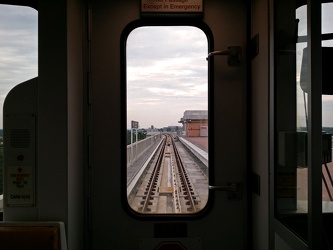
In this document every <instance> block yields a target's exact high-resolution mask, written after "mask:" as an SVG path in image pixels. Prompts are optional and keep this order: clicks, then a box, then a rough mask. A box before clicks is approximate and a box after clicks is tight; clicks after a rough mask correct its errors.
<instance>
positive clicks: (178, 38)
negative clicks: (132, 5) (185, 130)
mask: <svg viewBox="0 0 333 250" xmlns="http://www.w3.org/2000/svg"><path fill="white" fill-rule="evenodd" d="M207 55H208V42H207V37H206V35H205V34H204V32H203V31H202V30H200V29H198V28H196V27H188V26H187V27H179V26H177V27H172V26H168V27H167V26H164V27H140V28H137V29H135V30H133V31H132V32H131V33H130V35H129V37H128V40H127V104H128V106H127V110H128V112H127V121H128V123H127V124H128V127H129V126H130V121H131V120H134V121H138V122H139V126H140V127H141V128H148V127H150V126H151V125H153V126H154V127H157V128H160V127H165V126H182V124H180V123H178V121H179V120H180V118H181V117H183V114H184V112H185V110H198V109H199V110H207V108H208V78H207V77H208V74H207V73H208V63H207V60H206V57H207Z"/></svg>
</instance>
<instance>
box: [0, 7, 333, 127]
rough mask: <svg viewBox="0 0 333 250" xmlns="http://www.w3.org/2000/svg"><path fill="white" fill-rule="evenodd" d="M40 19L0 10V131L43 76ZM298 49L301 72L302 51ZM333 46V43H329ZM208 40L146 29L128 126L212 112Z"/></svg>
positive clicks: (330, 108)
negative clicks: (7, 112)
mask: <svg viewBox="0 0 333 250" xmlns="http://www.w3.org/2000/svg"><path fill="white" fill-rule="evenodd" d="M322 12H323V20H324V22H323V33H333V25H332V23H333V15H332V13H333V4H331V3H330V4H327V5H326V6H325V7H324V8H323V10H322ZM296 14H297V18H299V19H300V23H299V26H298V33H299V35H305V34H306V9H305V8H303V7H301V8H300V9H299V10H297V12H296ZM37 19H38V13H37V11H36V10H34V9H32V8H29V7H17V6H8V5H0V105H1V108H0V129H1V128H2V126H3V119H2V118H3V114H2V105H3V100H4V98H5V96H6V95H7V93H8V92H9V90H10V89H11V88H13V87H14V86H15V85H17V84H18V83H20V82H23V81H26V80H28V79H31V78H33V77H35V76H37V75H38V68H37V65H38V55H37V48H38V42H37V39H38V34H37V22H38V21H37ZM305 46H306V44H305V43H304V44H298V46H297V47H298V51H297V60H298V65H297V68H298V73H297V84H298V85H299V69H300V66H301V64H300V62H301V59H302V49H303V48H304V47H305ZM325 46H333V42H332V41H329V42H325ZM207 54H208V43H207V38H206V36H205V34H204V33H203V31H201V30H200V29H198V28H195V27H188V26H187V27H172V26H168V27H167V26H164V27H159V28H157V27H141V28H137V29H135V30H133V31H132V32H131V33H130V34H129V37H128V39H127V53H126V57H127V58H126V60H127V126H128V128H129V127H130V122H131V120H134V121H138V122H139V127H140V128H148V127H150V126H152V125H153V126H154V127H156V128H160V127H165V126H180V125H181V124H180V123H178V121H179V120H180V118H181V117H182V116H183V113H184V112H185V111H186V110H195V109H198V110H207V108H208V91H207V90H208V81H207V78H208V76H207V73H208V68H207V66H208V64H207V61H206V57H207ZM302 94H303V93H302V91H300V88H299V86H298V109H299V112H298V114H299V117H300V118H299V125H300V126H304V124H305V122H304V102H303V96H302ZM332 112H333V97H332V96H323V126H333V114H332Z"/></svg>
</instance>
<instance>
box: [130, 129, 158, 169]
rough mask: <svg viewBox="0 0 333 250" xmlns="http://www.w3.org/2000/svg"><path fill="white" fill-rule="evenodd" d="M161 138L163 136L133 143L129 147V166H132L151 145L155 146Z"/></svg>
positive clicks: (155, 136) (154, 136)
mask: <svg viewBox="0 0 333 250" xmlns="http://www.w3.org/2000/svg"><path fill="white" fill-rule="evenodd" d="M160 138H161V134H156V135H152V136H150V137H147V138H146V139H143V140H141V141H138V142H135V143H132V144H130V145H128V146H127V164H130V163H131V162H132V161H133V160H135V159H136V158H137V157H138V156H140V155H141V154H142V153H144V152H145V151H146V150H147V149H148V148H149V147H150V146H151V145H153V144H154V143H155V142H156V141H157V140H158V139H160Z"/></svg>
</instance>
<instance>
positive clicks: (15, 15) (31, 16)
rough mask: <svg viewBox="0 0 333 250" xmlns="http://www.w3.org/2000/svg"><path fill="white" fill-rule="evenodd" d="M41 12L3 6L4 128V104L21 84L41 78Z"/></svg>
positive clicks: (0, 90)
mask: <svg viewBox="0 0 333 250" xmlns="http://www.w3.org/2000/svg"><path fill="white" fill-rule="evenodd" d="M37 37H38V36H37V11H36V10H34V9H32V8H29V7H17V6H16V7H14V6H10V5H0V105H1V108H0V128H1V129H2V127H3V119H2V118H3V114H2V109H3V101H4V98H5V96H6V95H7V93H8V92H9V90H10V89H12V88H13V87H14V86H15V85H17V84H18V83H21V82H24V81H26V80H29V79H31V78H33V77H36V76H37V74H38V73H37V72H38V69H37V46H38V45H37Z"/></svg>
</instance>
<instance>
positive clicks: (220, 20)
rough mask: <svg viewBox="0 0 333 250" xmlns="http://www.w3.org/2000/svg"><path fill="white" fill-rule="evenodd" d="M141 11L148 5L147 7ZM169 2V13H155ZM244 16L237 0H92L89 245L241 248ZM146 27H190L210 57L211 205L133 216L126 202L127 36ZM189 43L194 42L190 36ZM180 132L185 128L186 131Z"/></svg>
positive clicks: (242, 4)
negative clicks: (202, 39)
mask: <svg viewBox="0 0 333 250" xmlns="http://www.w3.org/2000/svg"><path fill="white" fill-rule="evenodd" d="M144 4H145V6H143V5H144ZM144 8H151V11H148V12H149V13H145V12H144ZM170 8H173V9H174V11H170V12H168V11H167V12H163V11H160V10H159V9H169V10H170ZM175 8H177V9H175ZM197 8H198V9H197ZM197 10H199V11H198V12H197ZM246 13H247V10H246V3H245V1H240V0H233V1H219V0H213V1H171V0H166V1H144V0H142V1H134V0H131V1H120V0H117V1H91V3H90V6H89V14H88V17H89V20H88V22H89V24H88V29H89V31H88V51H89V56H88V58H89V63H88V67H89V69H88V71H89V74H88V76H89V77H88V85H89V96H88V112H87V114H88V117H87V119H88V121H89V127H88V134H89V149H90V152H89V158H90V159H89V168H88V179H89V185H88V186H89V191H88V192H87V199H88V201H89V206H88V207H89V212H88V216H89V218H88V227H89V230H90V244H91V246H92V248H93V249H222V248H225V249H245V248H246V246H247V244H248V243H247V242H248V239H247V198H246V192H247V190H246V179H245V178H246V175H247V174H246V169H247V160H246V156H247V147H246V144H247V140H246V138H247V126H246V124H247V119H246V117H247V105H246V104H247V96H246V92H247V91H246V90H247V87H246V86H247V84H246V69H247V65H246V28H247V25H246V21H247V20H246V19H247V17H246ZM152 26H154V28H155V29H156V28H157V29H158V27H159V26H161V27H162V26H163V27H164V28H165V27H169V26H172V27H180V26H181V27H184V26H185V27H194V28H196V29H199V30H202V33H203V34H205V35H206V37H207V39H206V41H205V42H206V43H207V45H206V46H207V47H206V48H207V54H206V55H202V58H201V60H202V61H204V62H205V63H206V69H205V70H206V73H205V74H206V77H207V83H206V88H208V89H209V91H208V92H209V93H208V94H207V108H208V109H207V110H208V117H209V124H208V125H207V124H201V125H200V129H201V130H208V127H209V130H208V131H209V133H207V132H205V133H204V132H202V134H203V135H204V136H206V135H207V134H209V136H208V137H209V140H208V141H209V150H208V159H209V179H208V183H207V184H206V188H207V190H206V192H207V193H208V201H207V204H206V205H205V208H204V209H203V210H202V211H200V212H198V213H194V214H193V213H192V214H190V215H188V214H181V215H180V216H178V215H176V214H173V213H158V214H143V213H137V211H134V212H133V211H132V210H131V209H130V206H128V204H126V202H127V198H126V194H127V192H126V188H127V185H126V176H125V177H124V173H126V171H124V168H126V167H127V166H126V161H127V156H128V154H127V146H126V142H125V141H126V131H127V130H126V128H125V127H126V126H127V125H126V124H127V123H128V122H129V121H127V119H128V118H127V116H128V105H129V104H128V100H127V99H128V98H129V97H128V92H127V87H128V82H127V80H126V77H128V75H127V73H128V72H127V71H128V64H127V63H128V62H127V61H128V57H127V56H128V55H127V54H126V53H127V52H128V50H127V49H128V48H127V43H126V42H124V41H127V39H129V38H128V37H129V34H131V32H132V31H133V30H136V28H138V27H152ZM162 33H163V32H162ZM132 34H133V33H132ZM192 42H193V43H195V42H196V38H195V37H194V38H193V40H192ZM163 49H164V48H163V47H162V48H160V50H161V51H162V50H163ZM152 52H153V53H156V51H155V50H153V49H152ZM157 53H158V52H157ZM134 64H135V63H134ZM165 73H168V72H165ZM166 75H167V74H166ZM164 77H168V76H164ZM195 77H196V76H193V78H195ZM157 84H158V83H156V85H157ZM142 86H143V87H144V86H145V81H144V79H143V83H142ZM143 87H142V88H143ZM151 98H153V97H151ZM124 99H125V100H124ZM170 105H171V104H170ZM165 108H166V109H167V108H168V107H165ZM190 109H191V108H190ZM184 111H186V110H181V111H180V112H181V113H183V112H184ZM140 112H142V110H141V111H140ZM143 112H150V111H149V110H147V111H143ZM160 112H161V113H164V114H165V115H167V114H168V112H167V111H166V110H161V111H160ZM179 118H180V117H179ZM183 118H185V113H184V117H183ZM183 121H184V120H183ZM139 122H140V121H139ZM139 124H140V123H139ZM139 124H138V121H136V120H133V122H132V124H130V125H129V126H132V128H134V129H137V128H138V127H139ZM166 125H168V124H166ZM183 125H184V122H183ZM184 127H186V125H184ZM192 128H193V130H194V127H192ZM150 129H153V126H150ZM169 129H172V128H169ZM191 132H194V131H191ZM179 133H185V132H184V129H183V130H182V131H181V132H179ZM132 136H133V135H132ZM198 136H200V134H198ZM220 190H221V191H220ZM165 192H168V190H166V191H165Z"/></svg>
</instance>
